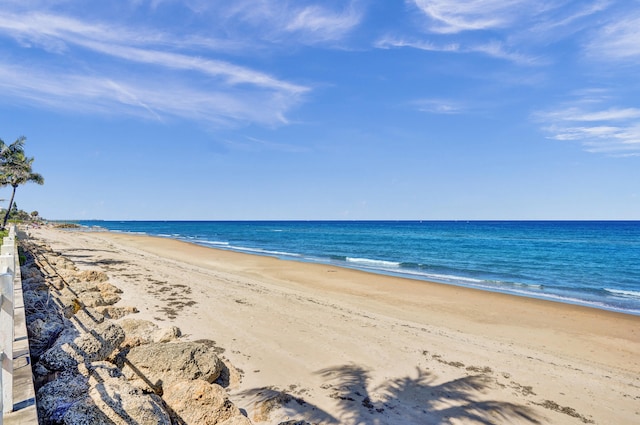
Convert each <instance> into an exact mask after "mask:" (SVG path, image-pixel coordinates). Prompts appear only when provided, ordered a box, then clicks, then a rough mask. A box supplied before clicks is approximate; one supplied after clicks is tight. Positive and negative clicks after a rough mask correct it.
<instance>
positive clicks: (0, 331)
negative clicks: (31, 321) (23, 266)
mask: <svg viewBox="0 0 640 425" xmlns="http://www.w3.org/2000/svg"><path fill="white" fill-rule="evenodd" d="M17 260H18V258H17V249H16V228H15V225H14V226H11V227H10V228H9V236H8V237H5V238H4V239H3V241H2V248H0V307H1V308H0V359H1V360H2V373H1V374H0V390H1V391H0V392H1V393H2V398H0V410H1V411H2V413H7V412H11V411H12V410H13V341H14V323H13V305H14V304H13V302H14V298H13V288H14V286H13V283H14V282H13V280H14V276H15V271H16V267H19V266H18V265H17V264H18V262H17ZM0 425H2V415H1V414H0Z"/></svg>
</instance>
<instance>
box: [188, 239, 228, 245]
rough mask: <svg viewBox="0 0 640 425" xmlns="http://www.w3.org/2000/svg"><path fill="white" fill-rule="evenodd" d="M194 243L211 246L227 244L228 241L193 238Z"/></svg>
mask: <svg viewBox="0 0 640 425" xmlns="http://www.w3.org/2000/svg"><path fill="white" fill-rule="evenodd" d="M193 242H194V243H198V244H203V245H213V246H229V242H219V241H209V240H206V239H193Z"/></svg>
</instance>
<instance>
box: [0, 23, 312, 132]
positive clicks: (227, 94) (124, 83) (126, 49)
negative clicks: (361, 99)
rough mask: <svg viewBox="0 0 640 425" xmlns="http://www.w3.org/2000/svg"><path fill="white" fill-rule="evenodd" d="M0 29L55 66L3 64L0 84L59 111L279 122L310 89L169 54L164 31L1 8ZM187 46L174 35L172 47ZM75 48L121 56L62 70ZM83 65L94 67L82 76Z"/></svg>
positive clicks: (219, 121)
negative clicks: (105, 62) (116, 62)
mask: <svg viewBox="0 0 640 425" xmlns="http://www.w3.org/2000/svg"><path fill="white" fill-rule="evenodd" d="M2 34H4V35H5V36H6V37H12V38H14V39H15V40H16V41H17V42H18V43H19V44H20V45H21V46H22V48H23V49H25V48H26V50H33V47H38V48H41V49H43V50H45V51H46V52H48V53H49V55H48V56H47V55H43V56H41V59H40V60H42V61H47V63H48V64H50V62H51V61H52V60H53V62H54V63H55V66H53V67H52V66H49V67H48V68H49V71H48V72H47V73H42V72H39V71H37V68H38V67H34V68H31V67H28V68H27V67H20V66H14V65H10V64H2V63H0V73H1V75H2V76H3V79H2V81H1V82H0V85H1V86H2V87H3V88H4V90H5V92H6V93H7V94H11V95H13V96H15V97H19V98H22V99H23V101H24V102H30V103H36V104H41V105H48V106H54V107H57V108H58V107H60V108H64V109H69V108H73V106H72V105H75V107H77V108H78V109H79V110H81V111H84V112H86V111H103V112H104V111H114V110H118V107H120V108H121V112H122V113H125V114H131V113H133V114H137V115H141V116H146V117H151V118H152V119H161V117H162V116H163V115H172V116H175V117H180V118H184V119H199V120H204V121H207V122H210V123H215V124H224V125H228V124H230V123H232V122H234V121H238V122H256V123H260V124H268V125H276V124H278V123H280V124H282V123H286V122H287V119H286V117H285V115H286V113H287V112H288V111H289V109H290V108H292V107H293V106H294V105H297V104H298V103H300V102H301V100H302V97H303V96H304V94H305V93H307V92H308V91H309V88H308V87H305V86H302V85H298V84H294V83H290V82H287V81H284V80H281V79H278V78H276V77H273V76H272V75H269V74H267V73H264V72H261V71H257V70H254V69H251V68H248V67H245V66H239V65H235V64H233V63H230V62H228V61H222V60H217V59H211V58H204V57H201V56H193V55H189V54H184V53H180V52H174V51H169V50H167V47H171V41H170V39H171V36H170V35H168V34H164V33H161V32H148V31H147V32H145V31H133V30H130V29H128V28H119V27H116V28H114V27H113V26H108V25H106V24H102V23H89V22H82V21H79V20H77V19H74V18H70V17H66V16H60V15H53V14H42V13H34V14H27V15H21V16H19V15H11V14H7V13H0V36H2ZM200 42H202V40H200ZM188 44H189V41H188V40H187V41H185V40H179V42H178V43H177V45H174V48H177V49H178V50H180V49H182V48H183V47H184V46H185V45H188ZM78 48H80V49H83V50H85V51H90V52H92V53H93V54H98V55H102V56H103V57H111V58H115V59H118V60H121V61H123V65H120V66H116V65H114V64H113V63H111V64H110V66H98V65H96V64H94V63H87V64H86V66H85V67H79V69H73V70H69V69H66V68H65V66H66V65H65V64H66V62H67V61H68V59H69V58H76V57H77V55H76V51H77V49H78ZM163 48H164V49H165V50H162V49H163ZM127 64H129V65H131V64H140V65H142V66H143V67H142V68H140V69H135V68H132V67H131V66H128V65H127ZM114 67H115V70H114ZM83 68H85V69H91V71H85V73H84V74H83V73H82V71H81V70H82V69H83ZM125 69H126V72H124V70H125ZM128 74H132V75H130V76H128ZM123 75H124V76H123Z"/></svg>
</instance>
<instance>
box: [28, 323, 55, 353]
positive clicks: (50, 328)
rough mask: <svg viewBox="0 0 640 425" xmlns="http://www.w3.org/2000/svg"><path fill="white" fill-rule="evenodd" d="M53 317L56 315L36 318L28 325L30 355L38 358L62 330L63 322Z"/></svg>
mask: <svg viewBox="0 0 640 425" xmlns="http://www.w3.org/2000/svg"><path fill="white" fill-rule="evenodd" d="M55 319H57V316H55V315H52V316H49V318H48V320H43V319H36V320H34V321H33V322H31V323H30V324H29V325H28V327H27V330H28V331H29V349H30V351H31V356H32V357H34V358H39V357H40V356H41V355H42V354H43V353H44V352H45V351H47V350H48V349H49V348H50V347H51V346H52V345H53V343H54V342H55V341H56V339H58V336H59V335H60V333H61V332H62V331H63V330H64V324H63V322H62V321H61V320H55Z"/></svg>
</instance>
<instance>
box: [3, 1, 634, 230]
mask: <svg viewBox="0 0 640 425" xmlns="http://www.w3.org/2000/svg"><path fill="white" fill-rule="evenodd" d="M0 5H1V7H0V94H1V96H0V138H2V139H3V140H4V141H5V142H7V143H10V142H13V141H14V140H15V139H16V138H17V137H18V136H21V135H24V136H26V137H27V144H26V151H27V154H28V155H30V156H34V157H35V162H34V170H35V171H37V172H39V173H41V174H42V175H43V176H44V177H45V185H44V186H38V185H33V184H31V185H25V186H21V187H20V188H19V189H18V192H17V197H16V202H17V203H18V206H19V207H20V208H21V209H25V210H27V211H33V210H37V211H39V213H40V215H41V216H43V217H46V218H49V219H92V218H97V219H118V220H126V219H211V220H215V219H231V220H235V219H238V220H244V219H640V185H639V182H640V78H638V75H640V1H637V0H625V1H622V0H620V1H615V0H611V1H607V0H596V1H590V0H579V1H565V0H553V1H545V0H471V1H465V2H459V1H457V0H406V1H401V0H397V1H380V0H377V1H373V0H353V1H346V0H343V1H332V0H325V1H310V0H309V1H307V0H297V1H293V0H292V1H286V0H235V1H233V2H223V1H208V0H188V1H178V0H175V1H173V0H150V1H147V0H114V1H109V2H95V1H71V0H69V1H65V0H55V1H53V0H48V1H44V0H0ZM9 196H10V190H9V188H3V189H0V197H2V198H8V197H9ZM5 206H6V203H5Z"/></svg>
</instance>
